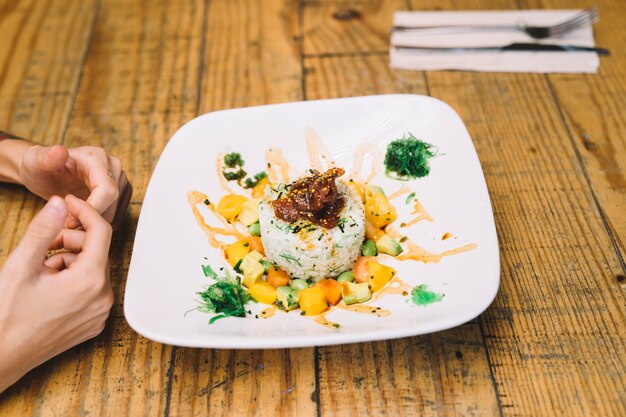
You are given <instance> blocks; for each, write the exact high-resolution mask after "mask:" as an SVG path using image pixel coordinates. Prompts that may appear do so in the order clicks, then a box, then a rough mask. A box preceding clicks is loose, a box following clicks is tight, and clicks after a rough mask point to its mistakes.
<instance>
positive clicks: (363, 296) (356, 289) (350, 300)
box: [341, 282, 372, 305]
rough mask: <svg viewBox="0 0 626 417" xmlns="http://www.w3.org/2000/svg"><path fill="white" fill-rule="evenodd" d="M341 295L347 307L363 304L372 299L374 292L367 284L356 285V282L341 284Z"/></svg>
mask: <svg viewBox="0 0 626 417" xmlns="http://www.w3.org/2000/svg"><path fill="white" fill-rule="evenodd" d="M341 295H342V297H343V302H344V303H346V305H350V304H356V303H363V302H365V301H367V300H369V299H370V298H372V291H371V290H370V287H369V284H368V283H367V282H362V283H360V284H355V283H354V282H342V283H341Z"/></svg>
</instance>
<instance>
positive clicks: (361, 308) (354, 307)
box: [337, 303, 391, 317]
mask: <svg viewBox="0 0 626 417" xmlns="http://www.w3.org/2000/svg"><path fill="white" fill-rule="evenodd" d="M337 307H338V308H340V309H342V310H347V311H352V312H354V313H359V314H369V315H372V316H376V317H387V316H390V315H391V311H389V310H385V309H382V308H380V307H376V306H373V305H369V304H351V305H349V306H347V305H345V304H344V303H340V304H337Z"/></svg>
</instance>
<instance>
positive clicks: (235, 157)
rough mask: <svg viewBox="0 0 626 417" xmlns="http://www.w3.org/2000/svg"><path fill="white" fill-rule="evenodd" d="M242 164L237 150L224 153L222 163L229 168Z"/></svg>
mask: <svg viewBox="0 0 626 417" xmlns="http://www.w3.org/2000/svg"><path fill="white" fill-rule="evenodd" d="M243 164H244V161H243V159H242V158H241V154H240V153H238V152H230V153H227V154H226V155H224V165H226V166H227V167H229V168H235V167H241V166H243Z"/></svg>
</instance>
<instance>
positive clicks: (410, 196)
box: [404, 193, 415, 204]
mask: <svg viewBox="0 0 626 417" xmlns="http://www.w3.org/2000/svg"><path fill="white" fill-rule="evenodd" d="M413 197H415V193H411V194H409V195H408V196H407V197H406V201H405V202H404V204H409V203H410V202H411V200H413Z"/></svg>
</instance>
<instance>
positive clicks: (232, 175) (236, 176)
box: [222, 168, 247, 181]
mask: <svg viewBox="0 0 626 417" xmlns="http://www.w3.org/2000/svg"><path fill="white" fill-rule="evenodd" d="M246 174H247V172H246V171H244V170H243V169H241V168H239V170H237V171H222V175H223V176H224V178H226V179H227V180H228V181H239V180H240V179H242V178H243V177H245V176H246Z"/></svg>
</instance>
